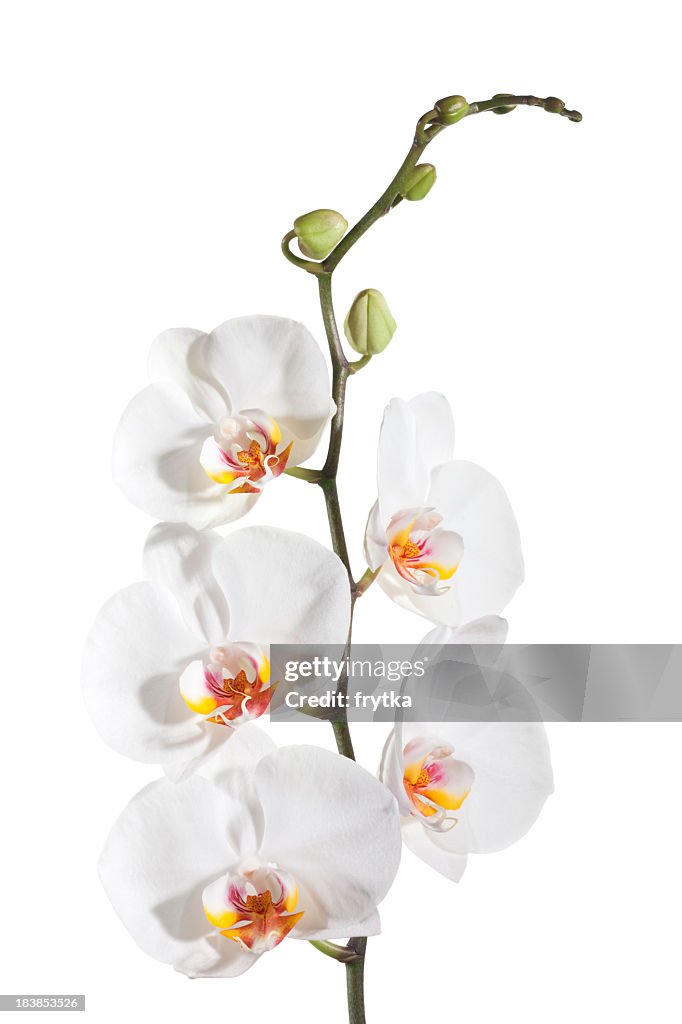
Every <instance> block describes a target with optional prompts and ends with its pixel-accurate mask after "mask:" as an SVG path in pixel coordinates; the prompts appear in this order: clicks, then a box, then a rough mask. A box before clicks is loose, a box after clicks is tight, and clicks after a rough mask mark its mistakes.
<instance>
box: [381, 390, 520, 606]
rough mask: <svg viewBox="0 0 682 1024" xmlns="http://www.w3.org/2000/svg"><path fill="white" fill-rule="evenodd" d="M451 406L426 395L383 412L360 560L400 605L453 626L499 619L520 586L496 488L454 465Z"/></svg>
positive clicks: (467, 467)
mask: <svg viewBox="0 0 682 1024" xmlns="http://www.w3.org/2000/svg"><path fill="white" fill-rule="evenodd" d="M453 444H454V426H453V421H452V413H451V411H450V407H449V405H448V403H447V400H446V399H445V398H444V397H443V396H442V395H439V394H436V393H435V392H426V393H425V394H422V395H418V396H417V397H416V398H413V399H411V400H410V401H403V400H401V399H398V398H395V399H393V401H392V402H391V403H390V404H389V406H388V408H387V409H386V412H385V414H384V419H383V423H382V427H381V435H380V438H379V454H378V462H377V484H378V492H379V496H378V500H377V502H376V504H375V505H374V507H373V508H372V510H371V512H370V515H369V519H368V522H367V529H366V533H365V554H366V557H367V561H368V564H369V566H370V568H371V569H373V570H375V571H376V570H381V571H380V572H379V576H378V582H379V585H380V586H381V587H382V588H383V590H384V591H385V592H386V593H387V594H388V595H389V597H391V598H392V599H393V600H394V601H395V602H396V604H398V605H400V606H401V607H403V608H407V609H409V610H411V611H414V612H417V613H418V614H419V615H423V616H424V617H425V618H427V619H431V620H432V621H433V622H438V623H442V624H443V625H446V626H458V625H459V624H460V623H461V622H467V621H471V620H475V619H478V618H480V617H481V616H485V615H489V614H490V613H497V612H500V611H502V609H503V608H504V607H505V605H506V604H507V603H508V602H509V600H510V599H511V597H512V596H513V594H514V592H515V591H516V589H517V587H518V586H519V584H520V583H521V582H522V580H523V558H522V555H521V542H520V538H519V531H518V527H517V525H516V519H515V518H514V513H513V512H512V509H511V506H510V504H509V500H508V498H507V496H506V494H505V492H504V490H503V489H502V487H501V485H500V484H499V483H498V482H497V480H496V479H495V478H494V477H493V476H491V475H490V473H488V472H487V471H486V470H485V469H482V468H481V467H480V466H476V465H474V463H472V462H463V461H453V459H452V451H453Z"/></svg>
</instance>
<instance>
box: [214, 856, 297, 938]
mask: <svg viewBox="0 0 682 1024" xmlns="http://www.w3.org/2000/svg"><path fill="white" fill-rule="evenodd" d="M202 902H203V907H204V913H205V914H206V917H207V918H208V920H209V922H210V923H211V924H212V925H213V926H214V927H215V928H217V929H218V931H219V932H220V934H221V935H222V936H223V937H224V938H226V939H230V940H232V941H233V942H237V943H239V945H240V946H241V947H242V948H243V949H245V950H247V951H248V952H250V953H254V954H256V955H258V954H260V953H265V952H267V951H269V950H271V949H274V948H275V947H276V946H278V945H279V944H280V942H282V941H283V940H284V939H285V938H286V937H287V936H288V935H289V933H290V932H291V931H292V929H293V928H295V926H296V925H297V924H298V922H299V921H300V920H301V918H302V917H303V915H304V913H305V911H302V910H299V911H296V909H295V908H296V906H297V904H298V887H297V885H296V882H295V880H294V879H293V878H292V876H291V875H289V874H288V872H286V871H283V870H282V869H281V868H280V867H279V866H278V865H276V864H270V863H268V864H263V863H262V862H259V861H258V858H257V857H254V858H249V859H248V860H247V861H246V862H244V861H243V862H242V864H241V865H240V866H239V867H238V868H237V870H236V871H235V872H228V873H227V875H224V876H222V877H221V878H218V879H216V880H215V881H214V882H212V883H211V884H210V885H208V886H206V888H205V889H204V892H203V896H202Z"/></svg>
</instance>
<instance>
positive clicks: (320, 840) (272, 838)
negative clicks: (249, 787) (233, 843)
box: [256, 747, 400, 939]
mask: <svg viewBox="0 0 682 1024" xmlns="http://www.w3.org/2000/svg"><path fill="white" fill-rule="evenodd" d="M256 788H257V791H258V794H259V797H260V800H261V803H262V805H263V812H264V818H265V832H264V836H263V842H262V846H261V853H262V854H263V855H264V856H265V857H266V859H268V860H271V861H273V862H274V863H276V864H278V865H279V866H280V867H281V868H282V869H284V870H286V871H287V872H289V873H290V874H291V875H293V877H294V878H295V879H296V881H297V883H298V886H299V891H300V899H299V908H300V909H301V910H303V911H304V916H303V918H302V920H301V921H300V923H299V924H298V925H297V926H296V928H295V929H294V931H293V933H292V934H293V935H294V936H296V937H298V938H306V939H308V938H339V937H342V936H346V935H363V934H370V933H373V932H374V931H375V930H376V928H377V927H378V918H377V917H376V906H377V904H378V903H380V902H381V900H382V899H383V898H384V896H385V895H386V893H387V892H388V889H389V888H390V886H391V883H392V882H393V878H394V877H395V873H396V871H397V868H398V862H399V860H400V829H399V826H398V811H397V807H396V804H395V800H394V799H393V797H392V795H391V794H390V792H389V791H388V789H387V788H386V787H385V786H382V784H381V783H380V782H379V781H378V780H377V779H375V778H374V777H373V776H372V775H370V774H369V772H366V771H365V770H364V768H361V767H360V766H359V765H357V764H356V763H355V762H353V761H350V760H348V759H347V758H344V757H340V756H339V755H337V754H332V753H331V752H329V751H326V750H322V749H320V748H318V747H285V748H283V749H282V750H280V751H278V753H277V754H275V755H273V756H272V757H268V758H265V759H264V760H262V761H261V762H260V764H259V765H258V767H257V769H256Z"/></svg>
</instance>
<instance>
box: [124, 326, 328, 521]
mask: <svg viewBox="0 0 682 1024" xmlns="http://www.w3.org/2000/svg"><path fill="white" fill-rule="evenodd" d="M149 376H150V379H151V384H150V385H149V386H148V387H146V388H145V389H144V390H143V391H140V392H139V393H138V394H137V395H136V396H135V397H134V398H133V400H132V401H131V402H130V404H129V406H128V408H127V409H126V410H125V412H124V414H123V417H122V419H121V422H120V424H119V427H118V430H117V433H116V438H115V441H114V452H113V464H112V467H113V475H114V479H115V480H116V481H117V483H118V484H119V486H120V487H121V489H122V490H123V491H124V492H125V494H126V495H127V496H128V498H130V500H131V501H132V502H133V504H135V505H138V506H139V507H140V508H142V509H143V510H144V511H145V512H148V513H149V514H150V515H153V516H155V517H156V518H157V519H163V520H166V521H168V522H185V523H189V524H190V525H191V526H194V527H196V528H197V529H204V528H205V527H209V526H218V525H220V524H221V523H227V522H231V521H232V520H235V519H239V518H240V517H241V516H243V515H245V513H246V512H248V511H249V509H250V508H251V507H252V506H253V504H254V503H255V502H256V501H257V499H258V497H259V496H260V494H261V492H262V490H263V488H264V487H265V485H266V484H267V483H268V482H269V481H270V480H273V479H275V478H276V477H278V476H280V475H281V474H282V473H283V472H284V470H285V469H286V467H287V466H297V465H299V464H300V463H301V462H304V461H305V460H306V459H308V458H310V456H311V455H312V454H313V452H314V451H315V449H316V447H317V444H318V442H319V439H320V436H321V434H322V431H323V430H324V428H325V426H326V424H327V422H328V420H329V418H330V417H331V416H332V415H333V413H334V408H335V407H334V403H333V402H332V400H331V398H330V394H329V377H328V373H327V367H326V364H325V361H324V358H323V356H322V352H321V351H320V349H319V348H318V346H317V344H316V343H315V341H314V339H313V338H312V336H311V335H310V334H309V333H308V331H307V330H306V329H305V327H304V326H303V325H302V324H299V323H296V321H294V320H287V319H284V318H282V317H271V316H248V317H241V318H239V319H236V320H228V321H227V323H224V324H221V326H220V327H217V328H216V329H215V330H214V331H211V333H210V334H204V333H203V332H202V331H196V330H191V329H189V328H187V329H185V328H179V329H177V330H169V331H165V332H164V333H163V334H161V335H160V336H159V337H158V338H157V339H156V341H155V342H154V344H153V346H152V350H151V353H150V356H149Z"/></svg>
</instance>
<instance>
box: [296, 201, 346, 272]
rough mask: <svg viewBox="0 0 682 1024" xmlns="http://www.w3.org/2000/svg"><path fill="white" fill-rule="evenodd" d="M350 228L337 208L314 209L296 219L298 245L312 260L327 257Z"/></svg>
mask: <svg viewBox="0 0 682 1024" xmlns="http://www.w3.org/2000/svg"><path fill="white" fill-rule="evenodd" d="M347 230H348V221H347V220H346V219H345V217H342V216H341V214H340V213H337V212H336V210H312V211H311V212H310V213H304V214H302V215H301V216H300V217H297V218H296V220H295V221H294V231H295V232H296V237H297V238H298V246H299V249H300V250H301V252H302V253H303V255H304V256H307V257H308V258H309V259H311V260H323V259H325V258H326V257H327V256H328V255H329V253H330V252H331V251H332V249H333V248H334V247H335V246H336V244H337V243H338V242H340V241H341V239H342V238H343V236H344V235H345V233H346V231H347Z"/></svg>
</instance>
